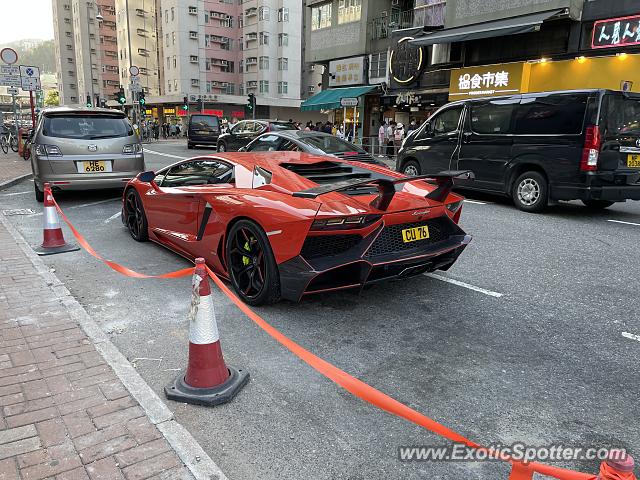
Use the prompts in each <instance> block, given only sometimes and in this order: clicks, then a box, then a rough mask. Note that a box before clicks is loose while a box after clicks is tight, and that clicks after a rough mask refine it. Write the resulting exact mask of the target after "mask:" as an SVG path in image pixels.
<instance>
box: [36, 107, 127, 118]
mask: <svg viewBox="0 0 640 480" xmlns="http://www.w3.org/2000/svg"><path fill="white" fill-rule="evenodd" d="M97 113H99V114H109V115H113V116H116V117H121V118H125V117H126V115H125V113H124V112H123V111H121V110H114V109H113V108H99V107H66V106H63V107H51V108H47V109H45V110H43V111H42V114H43V115H44V116H53V115H86V114H97Z"/></svg>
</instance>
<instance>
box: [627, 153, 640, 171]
mask: <svg viewBox="0 0 640 480" xmlns="http://www.w3.org/2000/svg"><path fill="white" fill-rule="evenodd" d="M627 167H631V168H640V155H637V154H636V155H627Z"/></svg>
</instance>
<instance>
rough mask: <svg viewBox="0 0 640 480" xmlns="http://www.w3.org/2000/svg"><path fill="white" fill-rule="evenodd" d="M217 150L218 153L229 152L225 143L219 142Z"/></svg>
mask: <svg viewBox="0 0 640 480" xmlns="http://www.w3.org/2000/svg"><path fill="white" fill-rule="evenodd" d="M217 150H218V152H226V151H227V144H226V143H224V142H219V143H218V148H217Z"/></svg>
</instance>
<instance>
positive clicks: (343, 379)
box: [207, 267, 595, 480]
mask: <svg viewBox="0 0 640 480" xmlns="http://www.w3.org/2000/svg"><path fill="white" fill-rule="evenodd" d="M207 272H208V273H209V276H210V277H211V279H212V280H213V281H214V282H215V284H216V285H217V286H218V288H220V290H222V291H223V292H224V294H225V295H227V297H229V298H230V299H231V300H232V301H233V303H235V304H236V305H237V307H238V308H239V309H240V310H242V312H244V313H245V315H247V316H248V317H249V318H250V319H251V320H252V321H253V322H254V323H256V324H257V325H258V326H259V327H260V328H262V329H263V330H264V331H265V332H267V333H268V334H269V335H270V336H271V337H272V338H274V339H275V340H276V341H277V342H279V343H280V344H281V345H283V346H284V347H285V348H287V349H288V350H289V351H290V352H291V353H293V354H294V355H295V356H296V357H298V358H299V359H300V360H302V361H303V362H305V363H306V364H307V365H309V366H310V367H312V368H313V369H315V370H316V371H317V372H319V373H320V374H322V375H324V376H325V377H327V378H328V379H329V380H331V381H333V382H335V383H337V384H338V385H339V386H341V387H342V388H344V389H345V390H347V391H348V392H350V393H351V394H353V395H355V396H356V397H358V398H360V399H362V400H364V401H365V402H368V403H370V404H371V405H373V406H375V407H378V408H380V409H382V410H385V411H386V412H389V413H391V414H392V415H396V416H398V417H401V418H404V419H405V420H408V421H410V422H412V423H415V424H416V425H419V426H421V427H424V428H426V429H427V430H429V431H431V432H433V433H435V434H437V435H440V436H441V437H444V438H447V439H449V440H451V441H453V442H457V443H462V444H464V445H466V446H468V447H470V448H475V449H482V450H487V451H491V450H490V449H486V448H485V447H482V446H480V445H479V444H477V443H475V442H473V441H471V440H469V439H467V438H465V437H463V436H462V435H460V434H458V433H456V432H454V431H453V430H451V429H449V428H447V427H445V426H444V425H441V424H440V423H438V422H436V421H435V420H432V419H431V418H429V417H427V416H425V415H423V414H421V413H420V412H417V411H416V410H413V409H412V408H410V407H407V406H406V405H405V404H403V403H400V402H398V401H397V400H395V399H393V398H391V397H390V396H388V395H386V394H384V393H382V392H381V391H380V390H377V389H375V388H373V387H372V386H371V385H369V384H366V383H364V382H363V381H361V380H358V379H357V378H355V377H353V376H351V375H349V374H348V373H347V372H345V371H343V370H340V369H339V368H338V367H336V366H334V365H332V364H330V363H329V362H327V361H325V360H323V359H321V358H320V357H318V356H316V355H314V354H313V353H311V352H310V351H308V350H306V349H305V348H303V347H302V346H300V345H298V344H297V343H296V342H294V341H293V340H291V339H290V338H289V337H287V336H286V335H284V334H283V333H282V332H280V331H279V330H278V329H276V328H275V327H273V326H272V325H271V324H269V323H268V322H267V321H266V320H264V319H263V318H262V317H260V316H259V315H258V314H257V313H255V312H254V311H253V310H251V308H249V307H248V306H247V305H246V304H245V303H244V302H242V300H240V299H239V298H238V297H237V296H236V295H235V294H234V293H233V292H232V291H231V290H230V289H229V287H227V286H226V285H225V284H224V282H222V280H220V278H218V276H217V275H216V274H215V273H213V271H212V270H211V269H210V268H209V267H207ZM500 458H501V459H502V460H504V461H511V460H510V459H509V458H508V457H507V456H505V455H500ZM511 462H512V463H513V466H514V472H513V473H514V475H512V476H511V477H509V478H510V480H528V479H531V478H532V474H533V471H538V472H540V473H545V474H546V475H550V476H553V477H556V478H558V479H561V480H594V479H595V476H594V475H589V474H586V473H580V472H574V471H572V470H566V469H564V468H557V467H550V466H548V465H538V464H535V463H529V464H527V465H524V464H522V463H520V462H516V461H511ZM527 475H528V476H527Z"/></svg>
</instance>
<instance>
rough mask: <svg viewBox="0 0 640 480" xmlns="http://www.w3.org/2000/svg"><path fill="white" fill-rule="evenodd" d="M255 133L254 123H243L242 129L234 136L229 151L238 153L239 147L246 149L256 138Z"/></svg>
mask: <svg viewBox="0 0 640 480" xmlns="http://www.w3.org/2000/svg"><path fill="white" fill-rule="evenodd" d="M238 125H240V124H238ZM255 132H256V122H254V121H252V120H247V121H245V122H243V125H242V128H241V129H239V130H238V133H237V134H235V135H234V138H233V143H232V144H231V145H230V148H229V150H232V151H238V150H239V149H240V148H241V147H246V146H247V145H248V144H249V142H250V141H251V140H253V139H254V138H255V137H256V136H257V135H256V134H255Z"/></svg>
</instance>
